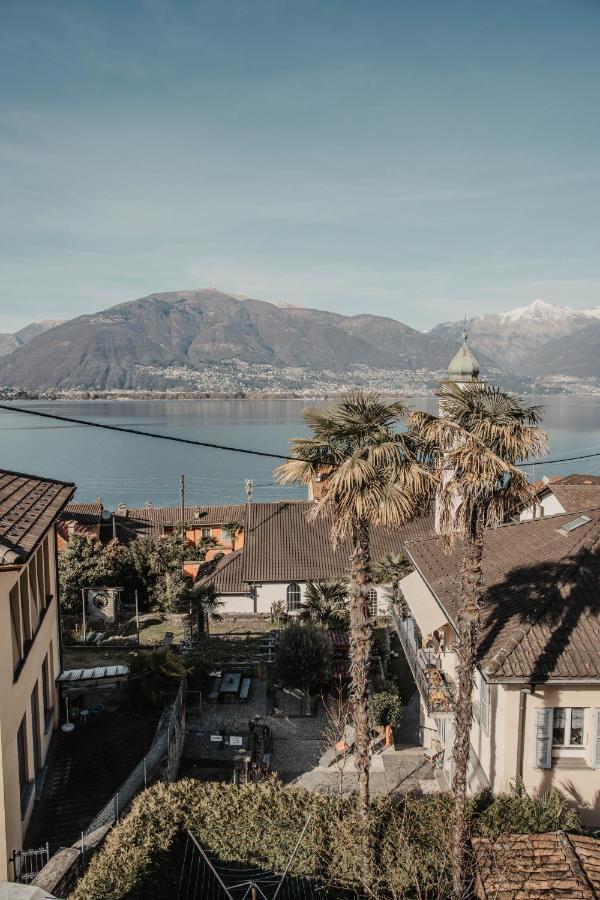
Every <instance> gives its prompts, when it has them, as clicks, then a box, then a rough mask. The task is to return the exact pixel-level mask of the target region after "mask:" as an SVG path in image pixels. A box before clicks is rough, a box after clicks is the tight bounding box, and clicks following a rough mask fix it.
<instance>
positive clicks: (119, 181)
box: [0, 0, 600, 331]
mask: <svg viewBox="0 0 600 900" xmlns="http://www.w3.org/2000/svg"><path fill="white" fill-rule="evenodd" d="M599 43H600V0H569V2H565V0H503V2H497V0H495V2H493V0H453V2H448V0H420V2H414V0H410V2H408V0H389V2H388V0H318V2H317V0H198V2H191V0H170V2H168V0H126V2H123V0H114V2H113V0H72V2H67V0H47V2H41V0H27V2H23V0H0V210H1V215H0V331H12V330H16V329H17V328H19V327H21V326H23V325H25V324H27V323H28V322H30V321H31V320H33V319H40V318H71V317H73V316H76V315H80V314H83V313H90V312H94V311H96V310H99V309H103V308H106V307H108V306H111V305H113V304H115V303H121V302H124V301H126V300H131V299H134V298H136V297H141V296H145V295H146V294H149V293H151V292H154V291H168V290H185V289H192V288H200V287H208V286H213V287H218V288H220V289H222V290H225V291H230V292H237V293H243V294H246V295H249V296H253V297H258V298H260V299H265V300H273V301H276V302H288V303H294V304H298V305H301V306H312V307H316V308H321V309H330V310H334V311H337V312H341V313H344V314H356V313H360V312H371V313H377V314H380V315H387V316H392V317H394V318H397V319H400V320H402V321H404V322H406V323H407V324H410V325H412V326H413V327H417V328H423V329H425V328H429V327H431V326H433V325H434V324H435V323H437V322H440V321H446V320H449V319H460V318H462V317H463V315H465V314H466V315H468V316H472V315H479V314H483V313H486V312H502V311H505V310H507V309H510V308H512V307H514V306H523V305H526V304H528V303H529V302H531V301H532V300H534V299H535V298H537V297H541V298H544V299H545V300H547V301H549V302H555V303H564V304H567V305H572V306H575V307H586V306H594V305H600V254H599V253H598V247H599V246H600V213H599V210H600V158H599V154H598V147H599V146H600V115H598V91H599V85H600V53H598V46H599Z"/></svg>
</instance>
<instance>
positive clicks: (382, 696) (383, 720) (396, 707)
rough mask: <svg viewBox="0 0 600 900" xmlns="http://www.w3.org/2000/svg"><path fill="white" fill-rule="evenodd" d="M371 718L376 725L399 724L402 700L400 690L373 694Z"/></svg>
mask: <svg viewBox="0 0 600 900" xmlns="http://www.w3.org/2000/svg"><path fill="white" fill-rule="evenodd" d="M369 706H370V710H371V718H372V720H373V724H374V725H382V726H384V725H399V724H400V718H401V716H402V702H401V700H400V696H399V694H398V691H396V690H388V691H381V692H380V693H378V694H373V695H372V697H371V699H370V703H369Z"/></svg>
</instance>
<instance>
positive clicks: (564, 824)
mask: <svg viewBox="0 0 600 900" xmlns="http://www.w3.org/2000/svg"><path fill="white" fill-rule="evenodd" d="M471 815H472V819H473V827H474V829H475V831H476V832H477V833H478V834H480V835H483V836H485V837H492V838H496V837H498V835H500V834H506V833H508V834H530V833H539V832H544V831H560V830H565V831H577V830H578V829H580V828H581V821H580V819H579V816H578V814H577V812H576V811H575V810H574V809H571V808H570V807H569V806H567V803H566V800H565V798H564V796H563V795H562V794H561V793H560V791H558V790H557V789H556V788H553V787H551V788H549V789H548V790H547V791H546V792H545V793H544V794H542V795H541V796H540V797H538V798H535V797H530V796H529V794H528V793H527V791H526V790H525V787H524V785H523V782H522V781H519V782H517V784H516V785H515V787H514V788H513V790H512V791H511V792H510V793H507V794H493V793H492V792H491V791H490V790H485V791H481V792H480V793H479V794H477V796H476V797H474V798H473V801H472V813H471Z"/></svg>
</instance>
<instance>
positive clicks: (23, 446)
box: [0, 396, 600, 508]
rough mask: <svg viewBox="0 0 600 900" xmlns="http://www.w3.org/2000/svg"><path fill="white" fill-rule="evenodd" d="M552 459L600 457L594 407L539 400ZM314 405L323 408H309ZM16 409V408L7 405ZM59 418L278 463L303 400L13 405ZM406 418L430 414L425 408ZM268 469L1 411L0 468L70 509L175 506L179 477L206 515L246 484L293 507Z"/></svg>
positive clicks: (572, 466) (576, 400) (546, 470)
mask: <svg viewBox="0 0 600 900" xmlns="http://www.w3.org/2000/svg"><path fill="white" fill-rule="evenodd" d="M529 400H530V401H531V402H540V403H542V404H543V405H544V406H545V409H546V412H545V426H546V428H547V430H548V432H549V433H550V439H551V445H550V453H551V456H552V457H556V456H567V455H575V454H576V453H586V452H593V451H594V450H598V451H600V397H567V396H561V397H544V398H542V399H541V400H539V401H536V398H529ZM312 403H314V404H315V405H319V404H322V403H323V401H312ZM15 405H17V404H15ZM18 405H21V406H27V407H31V408H36V409H40V410H42V411H43V412H55V413H57V414H58V415H64V416H71V417H75V418H81V419H95V420H97V421H100V422H106V423H108V424H115V425H129V426H132V427H135V428H140V429H142V430H144V429H145V430H148V431H155V432H160V433H162V434H172V435H177V436H182V437H190V438H194V439H197V440H203V441H208V442H211V443H217V444H228V445H232V446H237V447H248V448H251V449H256V450H266V451H269V452H271V453H282V454H285V453H286V452H287V449H288V441H289V439H290V438H292V437H298V436H301V435H303V434H305V433H306V428H305V426H304V423H303V421H302V409H303V408H304V407H305V406H306V405H307V401H305V400H135V401H129V400H123V401H103V400H94V401H52V402H37V401H35V402H33V401H31V402H21V403H20V404H18ZM411 405H412V406H413V407H415V408H421V409H428V410H430V411H434V410H435V408H436V401H435V400H434V399H433V398H421V397H420V398H416V399H414V400H412V401H411ZM274 465H276V461H274V460H269V459H261V458H259V457H252V456H244V455H242V454H237V453H227V452H225V451H215V450H207V449H202V448H199V447H198V448H197V447H189V446H185V445H178V444H173V443H170V442H166V441H164V442H163V441H156V440H152V439H150V438H143V437H134V436H130V435H124V434H115V433H110V432H106V431H101V430H96V429H92V428H86V427H85V426H77V425H65V424H62V423H60V422H50V421H44V420H42V419H34V418H32V417H29V416H25V415H22V414H19V413H16V412H12V411H11V412H5V411H3V410H0V468H5V469H13V470H16V471H20V472H31V473H35V474H40V475H48V476H51V477H54V478H64V479H67V480H69V481H74V482H75V483H76V484H77V486H78V490H77V495H76V499H77V500H80V501H86V500H87V501H89V500H94V499H95V498H96V497H98V496H100V497H102V499H103V501H104V503H105V505H106V506H108V507H110V508H114V507H115V506H116V505H117V504H118V503H119V502H121V501H123V502H124V503H126V504H127V505H129V506H141V505H143V504H144V503H145V502H146V500H152V502H153V503H154V505H155V506H167V505H176V504H177V503H178V502H179V493H178V491H179V475H180V474H184V475H185V476H186V503H187V504H188V505H190V506H191V505H195V504H201V505H206V504H208V505H211V504H220V503H224V502H225V503H226V502H241V501H243V500H245V488H244V482H245V479H246V478H252V479H254V482H255V493H254V497H255V500H258V501H260V500H275V499H280V498H290V499H291V498H299V497H304V496H305V495H306V492H305V489H304V488H302V487H298V488H282V487H280V486H278V485H276V484H275V483H274V479H273V467H274ZM569 472H588V473H592V474H598V473H600V457H598V458H596V459H590V460H582V461H579V462H573V463H566V464H561V465H556V466H547V467H544V466H543V465H540V466H537V467H536V471H535V477H536V478H540V477H541V476H542V475H543V474H548V475H551V474H567V473H569Z"/></svg>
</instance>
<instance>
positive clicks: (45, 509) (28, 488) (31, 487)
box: [0, 470, 75, 565]
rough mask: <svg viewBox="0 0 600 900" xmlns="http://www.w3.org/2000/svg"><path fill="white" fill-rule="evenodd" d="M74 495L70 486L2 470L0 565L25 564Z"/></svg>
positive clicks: (0, 484) (0, 481)
mask: <svg viewBox="0 0 600 900" xmlns="http://www.w3.org/2000/svg"><path fill="white" fill-rule="evenodd" d="M74 492H75V485H74V484H70V483H68V482H63V481H55V480H54V479H52V478H40V477H39V476H37V475H25V474H23V473H21V472H9V471H6V470H0V565H2V564H4V565H7V564H10V563H14V562H16V563H20V562H24V561H25V560H26V559H27V558H28V556H29V555H30V554H31V552H32V551H33V550H34V549H35V547H36V546H37V544H38V542H39V541H40V540H41V538H42V537H43V535H44V534H45V533H46V531H47V530H48V528H50V526H51V525H52V523H53V522H54V521H55V519H56V518H57V516H58V514H59V513H60V511H61V509H62V508H63V507H64V506H65V504H66V503H67V501H68V500H69V499H70V498H71V497H72V496H73V494H74Z"/></svg>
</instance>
